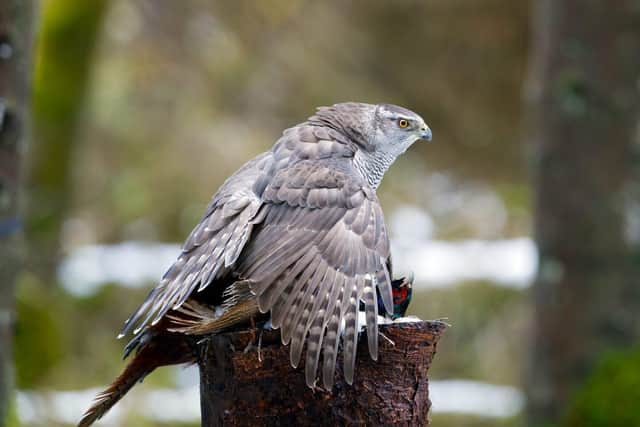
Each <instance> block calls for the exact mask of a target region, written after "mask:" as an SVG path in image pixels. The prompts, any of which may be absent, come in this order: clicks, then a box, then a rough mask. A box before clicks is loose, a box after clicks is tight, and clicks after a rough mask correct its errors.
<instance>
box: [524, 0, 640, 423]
mask: <svg viewBox="0 0 640 427" xmlns="http://www.w3.org/2000/svg"><path fill="white" fill-rule="evenodd" d="M534 5H535V8H536V9H535V19H534V23H533V30H534V34H533V36H534V37H533V58H532V62H531V69H530V78H531V80H530V82H529V83H530V85H529V87H528V89H529V92H528V94H529V95H530V101H531V107H532V108H531V110H530V111H531V122H530V125H531V126H530V128H531V134H532V135H533V136H534V139H535V141H534V142H535V143H534V145H533V150H534V152H535V164H534V174H535V177H534V187H535V238H536V241H537V244H538V248H539V251H540V267H539V272H538V276H537V280H536V283H535V286H534V289H533V298H534V301H533V302H534V318H533V321H534V322H533V341H532V346H531V351H530V355H531V358H530V363H529V369H528V378H527V383H528V390H527V391H528V420H529V422H530V425H541V424H543V423H553V422H557V421H558V420H559V419H560V417H561V416H562V413H563V411H564V409H565V408H566V405H567V404H568V402H570V401H571V397H572V392H573V391H574V390H575V389H576V388H577V387H579V386H580V385H581V384H582V383H583V381H584V380H585V378H586V377H587V376H588V374H589V372H590V371H591V369H592V368H593V366H594V362H595V361H596V360H597V359H598V358H599V357H600V356H601V354H602V352H603V351H605V350H608V349H611V348H616V347H617V348H621V347H627V346H631V345H633V344H634V343H636V342H637V339H638V337H639V336H640V331H639V328H640V286H639V284H638V277H640V262H639V261H638V259H639V257H638V255H639V254H640V250H639V246H640V245H639V242H640V229H639V228H638V225H639V224H640V222H639V221H640V215H638V210H639V209H640V204H639V203H640V202H639V201H640V180H639V179H638V178H639V176H638V165H639V164H640V162H639V156H638V152H639V149H638V145H637V142H635V139H636V138H637V129H638V118H639V116H638V113H639V112H640V109H639V107H640V97H639V96H638V78H639V77H640V55H639V52H640V26H638V22H640V8H638V5H637V2H634V1H630V0H620V1H609V0H592V1H589V2H584V1H579V0H540V1H537V2H534ZM634 209H635V211H634ZM634 258H635V259H634ZM545 425H546V424H545Z"/></svg>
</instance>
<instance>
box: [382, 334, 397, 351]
mask: <svg viewBox="0 0 640 427" xmlns="http://www.w3.org/2000/svg"><path fill="white" fill-rule="evenodd" d="M378 334H379V335H380V336H381V337H382V338H384V339H385V340H386V341H387V342H388V343H389V344H391V346H392V347H395V346H396V343H395V342H394V341H393V340H392V339H391V338H389V337H388V336H386V335H385V334H383V333H382V332H380V331H378Z"/></svg>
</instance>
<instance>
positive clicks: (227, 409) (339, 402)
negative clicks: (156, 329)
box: [198, 321, 446, 427]
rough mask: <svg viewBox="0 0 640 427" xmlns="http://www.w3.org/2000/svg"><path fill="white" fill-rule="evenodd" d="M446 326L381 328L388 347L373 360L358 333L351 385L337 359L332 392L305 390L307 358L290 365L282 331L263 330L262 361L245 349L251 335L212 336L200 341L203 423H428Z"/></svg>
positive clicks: (205, 425) (415, 324) (206, 426)
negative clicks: (431, 382) (434, 364)
mask: <svg viewBox="0 0 640 427" xmlns="http://www.w3.org/2000/svg"><path fill="white" fill-rule="evenodd" d="M445 329H446V324H445V323H443V322H438V321H435V322H426V321H416V322H408V323H392V324H388V325H381V326H380V332H381V333H383V334H384V335H385V336H386V337H387V338H389V340H391V341H393V343H392V342H390V341H389V340H387V339H384V338H383V337H380V351H379V355H378V361H373V360H371V358H370V356H369V352H368V349H367V340H366V338H365V337H364V336H363V335H364V334H361V337H360V340H359V345H358V355H357V362H356V375H355V379H354V383H353V385H351V386H350V385H348V384H347V383H346V382H345V381H344V377H343V373H342V360H341V357H342V355H341V354H339V355H338V363H337V366H336V368H337V369H336V382H335V385H334V387H333V390H332V391H331V392H328V391H325V390H323V389H321V388H316V389H315V390H311V389H309V388H308V387H307V386H306V384H305V378H304V358H302V359H303V360H302V361H301V366H299V367H298V369H293V368H292V367H291V365H290V364H289V346H283V345H282V344H281V342H280V331H277V330H276V331H274V330H265V331H264V332H263V335H262V344H261V350H260V356H261V359H262V361H260V360H259V358H258V352H257V350H256V349H252V350H250V351H248V352H245V351H244V349H245V348H246V347H247V345H248V344H249V343H251V342H252V340H255V338H254V336H255V334H252V333H251V332H250V331H242V332H230V333H225V334H219V335H213V336H211V337H210V338H209V339H206V340H204V341H202V342H201V343H200V357H199V362H198V363H199V367H200V404H201V410H202V426H203V427H212V426H222V425H225V426H254V425H265V426H280V425H286V426H311V425H313V426H318V425H320V426H324V425H326V426H336V425H368V426H371V425H402V426H424V425H427V424H428V423H429V420H428V412H429V408H430V407H431V402H430V400H429V389H428V379H427V371H428V369H429V367H430V365H431V361H432V360H433V356H434V354H435V351H436V344H437V342H438V339H439V338H440V336H441V335H442V333H443V332H444V330H445Z"/></svg>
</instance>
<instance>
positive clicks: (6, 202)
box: [0, 0, 33, 425]
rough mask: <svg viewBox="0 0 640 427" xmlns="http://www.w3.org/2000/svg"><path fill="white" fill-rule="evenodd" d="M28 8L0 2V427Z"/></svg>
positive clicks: (16, 256)
mask: <svg viewBox="0 0 640 427" xmlns="http://www.w3.org/2000/svg"><path fill="white" fill-rule="evenodd" d="M32 18H33V4H32V3H31V2H30V1H19V0H3V1H2V2H0V425H4V420H5V418H6V416H7V411H8V406H9V399H10V393H11V389H12V384H13V375H12V362H11V338H12V335H13V319H14V315H13V311H14V301H13V300H14V288H15V280H16V275H17V273H18V270H19V266H20V263H21V260H22V234H21V219H20V212H19V210H20V209H19V202H20V200H19V194H20V170H21V169H20V166H21V163H22V161H21V160H22V153H23V152H24V143H25V128H26V121H27V100H28V98H29V96H28V86H29V85H28V77H29V64H30V59H31V33H32V31H31V30H32V28H31V25H32Z"/></svg>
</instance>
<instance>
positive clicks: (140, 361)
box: [78, 329, 196, 427]
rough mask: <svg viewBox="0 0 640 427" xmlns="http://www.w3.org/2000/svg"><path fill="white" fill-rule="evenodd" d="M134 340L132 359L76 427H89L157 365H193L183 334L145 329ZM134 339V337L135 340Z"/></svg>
mask: <svg viewBox="0 0 640 427" xmlns="http://www.w3.org/2000/svg"><path fill="white" fill-rule="evenodd" d="M141 335H144V337H142V338H140V339H134V340H135V342H136V344H135V345H134V347H138V351H137V353H136V354H135V356H134V358H133V360H131V362H129V364H128V365H127V367H126V368H125V369H124V371H123V372H122V374H120V376H119V377H118V378H116V380H115V381H114V382H113V383H112V384H111V385H110V386H109V388H107V389H106V390H105V391H103V392H102V393H100V394H99V395H98V396H96V398H95V400H94V402H93V405H91V407H90V408H89V409H88V410H87V412H85V414H84V416H83V417H82V419H81V420H80V422H79V423H78V427H89V426H90V425H91V424H93V423H94V422H95V421H96V420H99V419H100V418H102V417H103V416H104V414H106V413H107V411H108V410H109V409H111V408H112V407H113V405H115V404H116V403H118V401H119V400H120V399H122V397H123V396H124V395H125V394H127V392H128V391H129V390H131V387H133V386H134V385H136V383H138V382H140V381H142V380H143V379H144V377H146V376H147V375H149V374H150V373H151V372H152V371H153V370H154V369H156V368H158V367H160V366H167V365H176V364H180V363H192V362H195V360H196V357H195V353H194V349H193V346H192V345H193V340H192V339H191V338H189V337H186V336H185V335H179V334H173V333H167V332H164V333H157V334H156V333H155V332H153V331H152V330H150V329H147V330H146V331H145V332H143V333H142V334H141ZM136 338H138V337H136Z"/></svg>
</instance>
